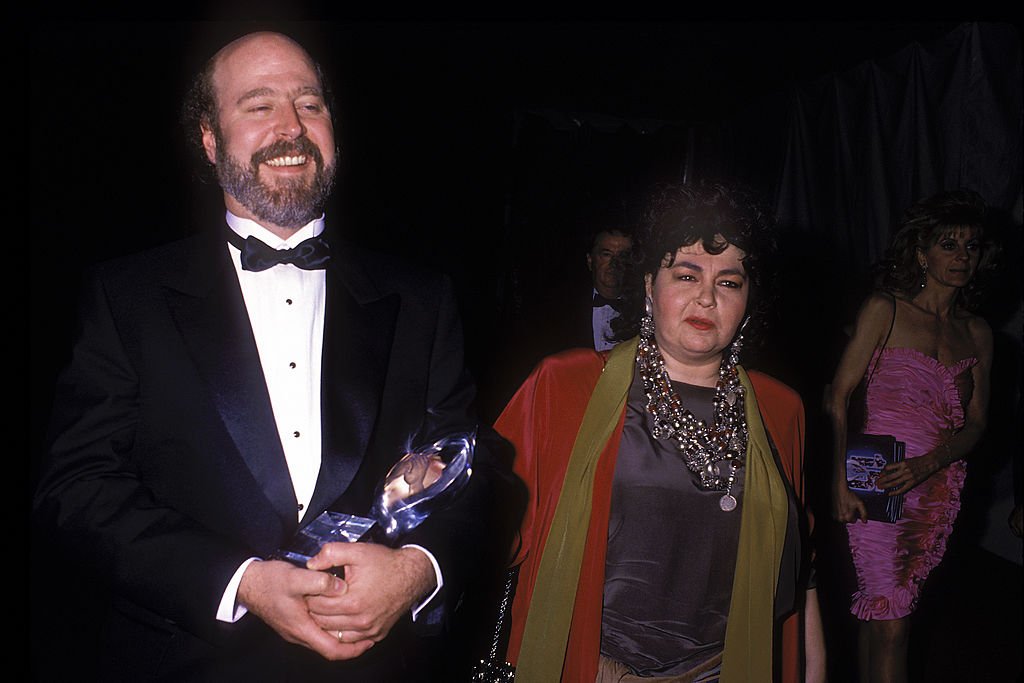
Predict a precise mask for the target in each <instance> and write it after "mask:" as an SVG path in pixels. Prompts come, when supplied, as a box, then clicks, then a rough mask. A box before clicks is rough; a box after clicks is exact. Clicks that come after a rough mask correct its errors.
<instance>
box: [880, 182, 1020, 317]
mask: <svg viewBox="0 0 1024 683" xmlns="http://www.w3.org/2000/svg"><path fill="white" fill-rule="evenodd" d="M987 214H988V207H987V206H986V205H985V202H984V200H982V198H981V196H980V195H979V194H978V193H977V192H974V191H972V190H963V189H961V190H946V191H944V192H939V193H938V194H935V195H932V196H930V197H927V198H925V199H922V200H920V201H918V202H917V203H915V204H914V205H913V206H911V207H910V208H909V209H907V211H906V212H905V214H904V218H903V223H902V224H901V225H900V228H899V230H898V231H897V232H896V234H895V235H894V236H893V238H892V241H891V242H890V244H889V247H888V248H887V249H886V252H885V256H884V257H883V258H882V260H881V261H880V262H879V263H878V265H877V266H876V267H875V270H876V285H877V287H878V288H879V289H882V290H884V291H887V292H890V293H892V294H898V295H902V296H906V297H908V298H909V297H912V296H913V295H914V294H916V293H917V292H918V291H919V290H920V288H921V266H920V264H919V263H918V260H917V253H918V251H926V250H927V249H929V248H931V247H932V246H933V245H935V244H936V243H937V242H938V241H939V240H940V239H942V236H943V235H945V234H947V233H948V232H949V231H951V230H955V229H957V228H971V229H973V230H974V234H975V238H976V239H977V240H978V242H979V243H980V244H981V257H980V259H979V260H978V267H977V270H976V271H975V273H974V277H973V278H971V281H970V282H969V283H968V284H967V286H965V287H964V288H963V289H962V290H960V299H959V302H960V304H961V305H962V306H964V307H965V308H966V309H968V310H975V309H976V308H977V307H978V305H979V304H980V303H981V301H982V299H983V298H984V295H985V293H986V290H987V286H988V284H989V283H990V281H991V279H992V275H993V274H994V272H995V269H996V264H997V261H998V256H999V252H1000V250H999V247H998V245H997V244H996V243H995V242H994V241H993V240H992V239H991V237H990V235H988V234H987V233H988V231H986V229H985V223H986V216H987Z"/></svg>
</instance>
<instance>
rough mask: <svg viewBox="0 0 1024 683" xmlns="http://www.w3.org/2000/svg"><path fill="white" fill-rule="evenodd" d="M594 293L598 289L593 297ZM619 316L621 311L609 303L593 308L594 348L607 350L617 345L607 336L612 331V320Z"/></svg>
mask: <svg viewBox="0 0 1024 683" xmlns="http://www.w3.org/2000/svg"><path fill="white" fill-rule="evenodd" d="M594 294H597V290H596V289H595V290H594V292H593V294H592V295H591V298H593V295H594ZM618 316H619V312H618V311H616V310H615V309H614V308H612V307H611V306H608V305H607V304H606V305H604V306H596V307H594V308H593V315H592V317H591V320H592V322H593V325H594V348H595V349H596V350H598V351H607V350H608V349H610V348H612V347H614V346H615V343H614V342H610V341H608V339H607V336H608V335H609V334H611V333H612V320H614V319H615V318H617V317H618Z"/></svg>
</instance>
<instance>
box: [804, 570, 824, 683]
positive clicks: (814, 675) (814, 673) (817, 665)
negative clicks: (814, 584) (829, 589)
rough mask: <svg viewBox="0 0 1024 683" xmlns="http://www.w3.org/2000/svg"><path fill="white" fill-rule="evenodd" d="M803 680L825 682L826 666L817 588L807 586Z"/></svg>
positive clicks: (809, 682) (812, 682)
mask: <svg viewBox="0 0 1024 683" xmlns="http://www.w3.org/2000/svg"><path fill="white" fill-rule="evenodd" d="M803 616H804V681H805V682H806V683H825V681H827V680H828V673H827V671H828V667H827V666H826V665H827V659H826V655H825V629H824V627H823V625H822V622H821V607H820V606H819V605H818V589H817V588H808V589H807V594H806V597H805V601H804V611H803Z"/></svg>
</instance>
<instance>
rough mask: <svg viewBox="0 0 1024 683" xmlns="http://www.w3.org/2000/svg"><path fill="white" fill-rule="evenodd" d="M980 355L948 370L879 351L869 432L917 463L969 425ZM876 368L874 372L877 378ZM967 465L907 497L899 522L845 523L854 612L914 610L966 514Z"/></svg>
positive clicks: (866, 616) (891, 615) (892, 614)
mask: <svg viewBox="0 0 1024 683" xmlns="http://www.w3.org/2000/svg"><path fill="white" fill-rule="evenodd" d="M977 362H978V361H977V359H976V358H965V359H963V360H960V361H957V362H956V363H954V364H953V365H951V366H949V367H946V366H945V365H943V364H942V363H940V362H939V361H938V360H936V359H934V358H932V357H931V356H928V355H926V354H924V353H921V352H920V351H918V350H916V349H909V348H886V349H883V350H882V351H881V352H878V351H876V352H875V354H874V357H873V358H872V364H876V363H877V366H878V367H877V369H876V370H875V371H874V375H873V376H871V384H870V385H869V386H868V388H867V418H866V424H865V429H864V431H865V432H867V433H869V434H891V435H892V436H894V437H896V439H897V440H899V441H904V442H906V444H907V449H906V457H907V458H916V457H918V456H921V455H924V454H925V453H928V452H929V451H931V450H932V449H934V448H935V447H936V446H938V445H940V444H941V443H943V442H945V441H947V440H948V439H949V438H950V437H951V436H952V435H953V433H954V432H955V431H957V430H959V429H960V428H961V427H963V425H964V406H966V405H967V403H968V402H969V401H970V399H971V393H972V391H973V388H974V384H973V378H972V376H971V373H970V372H968V370H970V368H972V367H973V366H974V365H975V364H976V363H977ZM870 370H871V368H870V367H869V372H868V374H869V375H870V374H871V373H870ZM965 475H966V467H965V466H964V462H963V461H962V460H957V461H956V462H954V463H952V464H951V465H949V466H948V467H945V468H943V469H941V470H939V471H938V472H936V473H935V474H933V475H932V476H931V477H929V478H928V479H926V480H925V481H923V482H921V483H920V484H918V485H917V486H915V487H914V488H913V489H911V490H910V491H909V492H907V494H906V496H905V498H904V504H903V518H902V519H901V520H900V521H898V522H896V523H895V524H888V523H885V522H874V521H869V522H867V523H864V522H854V523H853V524H848V525H847V526H846V528H847V531H848V532H849V536H850V550H851V553H852V555H853V564H854V567H855V568H856V570H857V592H856V593H854V594H853V604H852V606H851V608H850V611H851V612H852V613H853V614H854V616H856V617H857V618H858V619H862V620H871V619H899V618H901V617H905V616H907V615H908V614H910V613H911V612H913V611H914V607H915V606H916V604H917V599H918V596H919V594H920V591H921V585H922V584H923V583H924V580H925V579H926V578H927V577H928V574H929V573H930V572H931V571H932V569H934V568H935V567H936V565H938V563H939V561H940V560H941V559H942V556H943V554H944V553H945V552H946V540H947V539H948V538H949V534H950V532H951V531H952V530H953V521H954V520H955V519H956V516H957V513H958V512H959V511H960V491H961V489H962V488H963V485H964V478H965Z"/></svg>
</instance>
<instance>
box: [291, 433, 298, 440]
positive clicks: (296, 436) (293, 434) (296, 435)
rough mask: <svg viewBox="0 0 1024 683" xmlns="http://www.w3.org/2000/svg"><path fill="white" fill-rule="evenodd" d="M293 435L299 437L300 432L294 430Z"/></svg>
mask: <svg viewBox="0 0 1024 683" xmlns="http://www.w3.org/2000/svg"><path fill="white" fill-rule="evenodd" d="M292 436H294V437H295V438H296V439H297V438H299V433H298V432H297V431H295V432H292Z"/></svg>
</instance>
